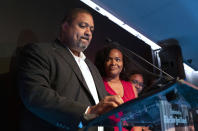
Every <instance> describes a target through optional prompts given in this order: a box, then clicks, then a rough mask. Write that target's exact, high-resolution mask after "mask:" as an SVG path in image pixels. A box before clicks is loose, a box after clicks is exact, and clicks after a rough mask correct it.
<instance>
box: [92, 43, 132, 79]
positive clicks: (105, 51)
mask: <svg viewBox="0 0 198 131" xmlns="http://www.w3.org/2000/svg"><path fill="white" fill-rule="evenodd" d="M112 49H117V50H119V51H120V52H121V53H122V56H123V69H122V71H121V73H120V79H122V80H125V79H126V77H127V76H126V75H125V68H126V64H127V62H128V60H127V57H126V56H125V55H124V53H123V51H122V49H121V48H120V47H119V44H118V43H117V42H111V43H108V44H107V45H105V46H104V48H102V49H101V50H99V51H98V52H97V53H96V57H95V62H94V63H95V65H96V67H97V68H98V70H99V72H100V74H101V76H102V77H106V72H105V62H106V61H107V58H108V56H109V53H110V51H111V50H112Z"/></svg>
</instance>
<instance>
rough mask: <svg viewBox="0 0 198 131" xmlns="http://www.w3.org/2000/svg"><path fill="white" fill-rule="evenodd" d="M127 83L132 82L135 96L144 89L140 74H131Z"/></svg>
mask: <svg viewBox="0 0 198 131" xmlns="http://www.w3.org/2000/svg"><path fill="white" fill-rule="evenodd" d="M129 81H131V82H132V84H133V87H134V91H135V94H136V96H137V97H138V95H139V94H140V93H141V92H142V90H143V89H144V79H143V75H142V74H141V73H137V72H136V73H132V74H130V76H129Z"/></svg>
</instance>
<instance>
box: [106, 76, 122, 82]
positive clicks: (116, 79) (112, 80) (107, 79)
mask: <svg viewBox="0 0 198 131" xmlns="http://www.w3.org/2000/svg"><path fill="white" fill-rule="evenodd" d="M105 79H106V81H108V82H112V83H116V82H118V81H120V77H119V76H117V77H106V78H105Z"/></svg>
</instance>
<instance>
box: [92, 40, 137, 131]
mask: <svg viewBox="0 0 198 131" xmlns="http://www.w3.org/2000/svg"><path fill="white" fill-rule="evenodd" d="M126 62H127V61H126V58H125V56H124V55H123V53H122V51H121V49H120V48H119V47H117V46H116V45H114V44H109V45H108V46H106V47H104V48H103V49H101V50H100V51H98V52H97V54H96V57H95V65H96V67H97V68H98V70H99V72H100V74H101V75H102V77H103V82H104V85H105V89H106V91H107V92H108V93H109V94H110V95H119V96H120V97H121V98H122V99H123V101H124V102H127V101H129V100H132V99H134V98H136V96H135V93H134V90H133V87H132V84H131V82H127V81H124V80H123V79H124V78H123V77H124V68H125V64H126ZM118 130H119V128H118V127H114V131H118ZM122 130H123V131H128V130H127V129H125V128H122Z"/></svg>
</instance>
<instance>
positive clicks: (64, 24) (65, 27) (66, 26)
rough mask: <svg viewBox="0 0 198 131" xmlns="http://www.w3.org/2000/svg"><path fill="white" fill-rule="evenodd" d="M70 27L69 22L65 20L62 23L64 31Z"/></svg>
mask: <svg viewBox="0 0 198 131" xmlns="http://www.w3.org/2000/svg"><path fill="white" fill-rule="evenodd" d="M68 27H69V24H68V22H64V23H63V24H62V25H61V28H62V30H64V31H65V30H67V29H68Z"/></svg>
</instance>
